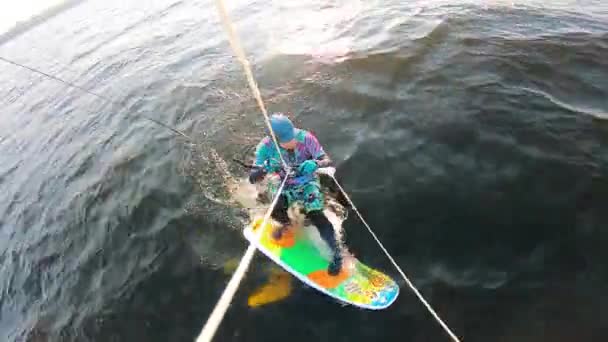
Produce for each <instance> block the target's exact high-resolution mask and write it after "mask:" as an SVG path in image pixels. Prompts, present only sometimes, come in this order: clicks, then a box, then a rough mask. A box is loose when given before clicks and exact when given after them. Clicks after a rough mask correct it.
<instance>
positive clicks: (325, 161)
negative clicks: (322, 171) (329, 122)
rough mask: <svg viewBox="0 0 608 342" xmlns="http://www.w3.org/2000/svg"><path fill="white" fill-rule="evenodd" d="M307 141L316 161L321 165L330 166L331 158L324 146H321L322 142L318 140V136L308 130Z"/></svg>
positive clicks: (307, 145)
mask: <svg viewBox="0 0 608 342" xmlns="http://www.w3.org/2000/svg"><path fill="white" fill-rule="evenodd" d="M305 143H306V147H307V148H308V151H309V152H310V155H311V156H312V158H313V159H314V161H315V162H317V165H318V166H319V167H328V166H331V165H332V161H331V159H330V158H329V156H328V155H327V153H325V150H324V149H323V146H321V143H319V140H317V137H315V136H314V134H312V133H310V132H308V134H307V135H306V140H305Z"/></svg>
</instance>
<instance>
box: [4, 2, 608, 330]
mask: <svg viewBox="0 0 608 342" xmlns="http://www.w3.org/2000/svg"><path fill="white" fill-rule="evenodd" d="M230 10H231V14H232V16H233V18H234V20H235V22H236V24H237V28H238V31H239V33H240V34H241V36H242V39H243V43H244V45H245V49H246V50H247V52H248V53H249V55H250V57H251V63H252V65H253V67H254V73H255V74H256V77H257V79H258V82H259V84H260V87H261V88H262V93H263V95H264V98H265V100H266V101H267V104H268V107H269V108H270V109H271V110H272V111H290V112H292V113H293V114H294V116H295V118H296V121H297V122H298V124H299V125H300V126H301V127H304V128H307V129H310V130H312V131H313V132H315V133H316V134H317V136H318V137H319V139H320V140H321V142H322V143H323V144H324V145H325V148H326V150H327V151H328V152H329V153H330V154H331V155H332V157H333V159H335V160H336V161H337V163H338V176H339V178H340V179H341V181H342V183H343V184H344V186H345V187H346V188H347V189H348V190H349V191H350V192H351V194H352V196H353V199H354V201H355V202H356V203H357V204H358V207H359V208H360V209H361V211H362V212H363V213H364V215H365V216H366V217H367V219H368V221H369V222H370V224H371V225H372V227H374V228H375V230H376V232H377V234H378V235H379V237H380V238H381V240H382V241H384V242H385V244H386V247H387V248H388V249H389V250H390V251H391V252H392V253H393V255H394V256H395V258H396V259H397V261H398V262H399V264H400V265H401V266H402V267H403V268H404V269H405V270H406V272H407V273H408V274H409V275H410V276H411V277H412V279H413V281H414V282H415V283H416V284H417V285H418V286H419V288H420V289H421V291H422V292H423V293H424V295H425V296H426V297H427V298H428V299H429V301H430V302H431V303H432V304H433V306H434V307H435V308H436V309H437V310H438V311H439V313H440V315H441V316H442V317H443V318H445V320H446V321H447V322H448V324H449V325H450V326H451V327H452V329H453V330H454V331H455V332H456V333H457V334H458V335H459V336H461V337H463V339H464V340H465V341H471V342H472V341H518V342H527V341H534V342H537V341H552V342H557V341H605V340H606V338H608V329H607V328H606V324H605V322H606V320H605V319H604V316H605V314H606V309H605V308H606V307H607V305H608V296H607V295H606V294H605V289H606V286H607V285H608V279H607V276H608V274H607V272H606V260H607V257H608V255H607V254H606V248H605V244H606V243H607V242H608V231H607V230H606V226H607V224H608V213H607V212H606V205H605V203H607V201H608V178H607V177H608V148H607V146H608V121H607V120H608V58H607V56H608V5H606V4H605V3H604V2H603V1H558V2H554V3H552V4H551V5H547V4H543V2H540V1H518V2H507V1H493V2H487V1H483V2H482V1H458V2H454V1H430V2H429V1H424V2H422V1H421V2H409V3H402V2H400V1H389V2H386V1H385V2H378V1H363V2H352V1H344V2H342V1H335V2H320V1H316V2H306V3H302V2H298V1H288V2H285V1H282V2H280V3H268V2H259V1H253V2H247V3H239V4H238V5H235V4H232V5H231V7H230ZM0 56H3V57H5V58H9V59H12V60H15V61H18V62H20V63H24V64H27V65H29V66H33V67H36V68H39V69H41V70H43V71H45V72H48V73H51V74H53V75H56V76H58V77H61V78H63V79H65V80H68V81H72V82H75V83H77V84H79V85H81V86H83V87H86V88H87V89H90V90H92V91H94V92H96V93H99V94H103V95H104V96H106V97H109V98H112V99H113V100H114V102H113V103H108V102H105V101H103V100H101V99H99V98H96V97H93V96H90V95H87V94H85V93H83V92H82V91H80V90H78V89H73V88H69V87H66V86H65V85H63V84H61V83H58V82H56V81H54V80H50V79H47V78H45V77H42V76H40V75H37V74H34V73H32V72H30V71H28V70H24V69H20V68H17V67H15V66H13V65H10V64H4V63H0V75H1V80H2V82H1V83H0V94H2V97H1V101H2V102H1V103H2V104H1V108H2V111H1V112H0V194H1V195H0V336H1V340H6V341H36V342H38V341H192V340H193V339H194V338H195V337H196V336H197V335H198V333H199V331H200V328H201V327H202V325H203V323H204V322H205V320H206V319H207V317H208V315H209V313H210V311H211V309H212V307H213V305H214V304H215V302H216V300H217V299H218V298H219V295H220V293H221V291H222V289H223V287H224V285H225V284H226V282H227V280H228V278H229V275H227V274H226V273H225V272H224V271H223V266H224V265H225V264H226V262H228V261H230V260H233V259H235V258H239V257H240V256H241V254H242V253H243V252H244V250H245V248H246V244H245V242H244V239H243V238H242V235H241V233H240V231H239V229H240V228H242V224H243V222H244V220H245V218H244V217H243V214H242V210H240V209H239V208H238V207H236V206H235V205H233V204H231V202H230V200H229V196H228V195H227V194H226V191H225V189H224V183H225V181H224V179H223V178H222V177H220V176H218V175H219V174H221V172H220V171H219V169H218V168H217V158H214V157H213V151H217V153H218V154H219V156H220V157H221V158H222V159H224V160H226V161H228V162H229V163H230V160H231V159H232V158H235V157H236V158H242V157H243V153H244V151H247V148H248V146H251V145H252V144H255V143H256V141H257V139H259V138H261V137H262V134H263V121H262V117H261V116H260V114H259V111H258V110H257V108H256V105H255V102H254V101H253V99H252V97H251V94H250V93H249V90H248V88H247V86H246V83H245V80H244V77H243V74H242V71H241V67H240V65H239V64H238V63H237V61H236V60H235V59H234V58H233V56H232V52H231V50H230V47H229V45H228V43H227V41H226V36H225V34H224V32H223V30H222V27H221V24H220V23H219V21H218V17H217V15H216V12H215V7H214V6H213V3H212V2H210V1H197V2H195V1H175V0H155V1H147V2H145V3H140V2H124V1H87V2H84V3H82V4H79V5H78V6H76V7H73V8H70V9H68V10H66V11H64V12H62V13H61V14H59V15H57V16H54V17H53V18H51V19H49V20H47V21H45V22H42V23H40V24H39V25H37V26H35V27H34V28H32V29H30V30H28V31H27V32H25V33H23V34H21V35H19V36H17V37H15V38H13V39H12V40H10V41H8V42H5V43H4V44H3V45H1V46H0ZM142 115H146V116H149V117H152V118H155V119H158V120H160V121H162V122H165V123H167V124H170V125H172V126H174V127H176V128H178V129H180V130H182V131H184V132H186V133H188V134H189V135H191V136H192V137H194V138H195V140H196V144H193V143H192V142H189V141H185V140H184V139H180V138H178V137H176V136H175V135H174V134H173V133H172V132H171V131H169V130H167V129H164V128H162V127H159V126H158V125H155V124H153V123H151V122H149V121H146V120H143V119H142ZM229 171H230V173H231V174H232V175H233V177H237V178H238V177H242V176H243V175H244V171H243V170H241V169H239V168H238V166H236V165H233V164H229ZM345 228H346V241H347V244H348V245H349V248H350V250H352V251H353V252H354V253H355V254H356V255H357V256H358V257H359V258H360V259H361V260H363V261H364V262H366V263H368V264H370V265H373V266H375V267H378V268H381V269H383V270H385V271H387V272H388V273H389V274H391V275H393V276H396V275H397V274H396V272H394V270H393V269H391V266H390V264H389V263H388V261H387V260H386V258H385V257H384V256H383V255H382V253H381V251H380V250H379V249H378V247H377V246H376V245H375V244H374V243H373V240H372V239H371V237H370V236H369V235H368V234H367V233H366V232H365V231H364V229H363V227H362V226H361V224H360V223H358V222H357V221H356V220H354V216H352V217H351V218H350V219H349V220H348V221H347V224H346V226H345ZM269 266H270V263H269V262H268V261H267V260H265V259H264V258H263V257H260V256H258V257H257V258H256V259H255V260H254V263H253V265H252V266H251V270H250V271H249V273H248V275H247V277H246V279H245V280H244V282H243V284H242V285H241V288H240V290H239V292H238V293H237V296H236V298H235V299H234V302H233V304H232V306H231V308H230V309H229V311H228V313H227V316H226V318H225V320H224V323H223V324H222V326H221V327H220V330H219V332H218V335H217V337H216V340H217V341H283V340H285V339H290V340H293V341H300V340H301V341H310V340H317V341H363V340H383V341H403V340H408V341H448V338H447V336H446V335H445V334H444V333H443V332H442V331H441V330H440V328H439V326H438V325H437V324H436V323H435V322H433V321H432V319H431V317H430V316H429V314H428V313H427V312H426V311H425V309H424V308H423V307H422V306H421V305H420V304H419V303H418V302H417V300H416V299H415V298H414V296H412V295H411V294H410V293H409V290H408V289H407V287H405V285H404V286H402V295H401V296H400V298H399V300H398V301H397V302H396V303H395V304H394V305H393V306H392V307H391V308H389V309H388V310H385V311H382V312H369V311H362V310H358V309H354V308H350V307H342V306H340V305H338V304H337V303H335V302H333V301H331V300H329V299H328V298H326V297H324V296H322V295H320V294H318V293H316V292H315V291H313V290H310V289H307V288H305V287H304V286H302V285H300V284H299V283H295V288H294V291H293V293H292V294H291V296H290V297H289V298H287V299H286V300H284V301H281V302H278V303H275V304H272V305H268V306H265V307H261V308H256V309H250V308H248V307H247V301H246V300H247V296H248V295H249V294H250V293H251V291H252V290H253V289H255V288H256V287H258V286H259V285H260V284H262V283H263V282H264V281H265V279H266V272H267V270H268V268H269Z"/></svg>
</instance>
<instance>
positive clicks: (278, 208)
mask: <svg viewBox="0 0 608 342" xmlns="http://www.w3.org/2000/svg"><path fill="white" fill-rule="evenodd" d="M288 208H289V204H288V201H287V196H285V195H284V194H281V195H279V199H278V200H277V204H276V205H275V206H274V209H273V210H272V213H271V214H270V216H271V217H272V218H273V219H275V220H276V221H277V222H279V223H280V224H281V226H280V227H278V228H277V229H275V230H274V231H273V232H272V237H273V238H274V239H276V240H279V239H280V238H281V236H283V232H285V229H287V227H288V226H289V224H290V221H289V215H288V214H287V209H288Z"/></svg>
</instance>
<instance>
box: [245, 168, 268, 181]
mask: <svg viewBox="0 0 608 342" xmlns="http://www.w3.org/2000/svg"><path fill="white" fill-rule="evenodd" d="M265 175H266V170H264V168H263V167H256V168H253V169H251V171H250V172H249V183H251V184H255V183H256V182H259V181H261V180H262V179H264V176H265Z"/></svg>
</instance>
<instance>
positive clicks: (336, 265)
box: [306, 210, 342, 275]
mask: <svg viewBox="0 0 608 342" xmlns="http://www.w3.org/2000/svg"><path fill="white" fill-rule="evenodd" d="M306 217H308V218H309V219H310V221H311V222H312V224H314V225H315V227H317V229H318V230H319V234H320V235H321V238H323V240H324V241H325V242H326V243H327V245H328V246H329V248H331V250H332V253H333V257H332V260H331V262H330V263H329V266H328V268H327V272H328V273H329V274H331V275H337V274H338V273H340V269H341V268H342V251H341V250H340V246H339V245H338V241H337V240H336V233H335V231H334V227H333V225H332V224H331V222H330V221H329V219H328V218H327V216H325V214H323V212H322V211H321V210H314V211H311V212H308V213H307V214H306Z"/></svg>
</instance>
